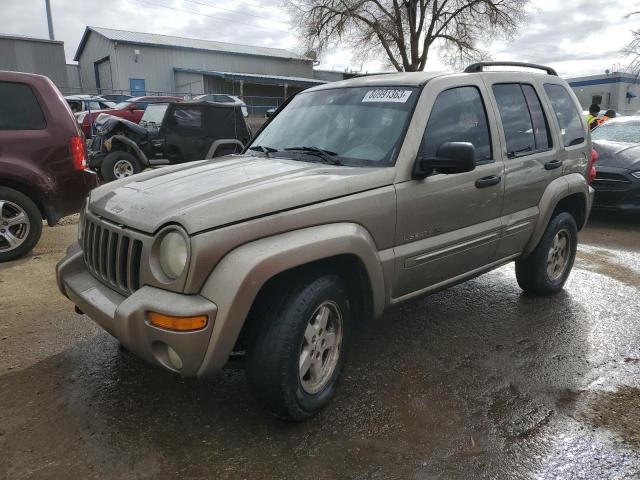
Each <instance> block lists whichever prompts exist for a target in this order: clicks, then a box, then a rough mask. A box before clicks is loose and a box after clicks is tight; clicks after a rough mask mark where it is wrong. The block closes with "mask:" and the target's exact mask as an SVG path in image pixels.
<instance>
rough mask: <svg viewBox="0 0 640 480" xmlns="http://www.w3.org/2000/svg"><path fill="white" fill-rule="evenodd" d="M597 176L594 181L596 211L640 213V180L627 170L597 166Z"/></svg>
mask: <svg viewBox="0 0 640 480" xmlns="http://www.w3.org/2000/svg"><path fill="white" fill-rule="evenodd" d="M596 170H597V176H596V178H595V180H594V181H593V188H594V189H595V191H596V193H595V199H594V202H593V207H594V208H596V209H607V210H619V211H628V212H634V211H635V212H637V211H640V179H638V178H636V177H634V176H633V175H631V171H630V170H628V169H625V168H615V167H607V166H600V167H598V166H597V164H596Z"/></svg>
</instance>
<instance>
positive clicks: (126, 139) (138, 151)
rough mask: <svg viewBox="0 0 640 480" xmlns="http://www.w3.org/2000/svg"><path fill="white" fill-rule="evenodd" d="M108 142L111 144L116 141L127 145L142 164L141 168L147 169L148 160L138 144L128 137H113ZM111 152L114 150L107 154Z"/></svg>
mask: <svg viewBox="0 0 640 480" xmlns="http://www.w3.org/2000/svg"><path fill="white" fill-rule="evenodd" d="M110 140H111V141H112V142H113V141H114V140H117V141H118V142H120V143H123V144H124V145H127V146H128V147H131V148H132V149H133V151H134V152H136V155H137V156H138V159H139V160H140V162H142V165H143V167H149V159H148V158H147V156H146V155H145V154H144V152H143V151H142V150H141V149H140V147H139V146H138V144H137V143H136V142H134V141H133V140H131V139H130V138H129V137H127V136H125V135H114V136H113V137H111V138H110ZM113 151H114V150H113V149H112V150H110V151H109V153H111V152H113Z"/></svg>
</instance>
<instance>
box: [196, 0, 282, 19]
mask: <svg viewBox="0 0 640 480" xmlns="http://www.w3.org/2000/svg"><path fill="white" fill-rule="evenodd" d="M185 1H187V2H189V3H197V4H198V5H203V6H205V7H209V8H217V9H218V10H224V11H225V12H231V13H235V14H238V15H247V16H249V17H255V18H261V19H262V20H268V21H270V22H278V23H284V24H285V25H289V22H285V21H284V20H275V19H273V18H269V17H263V16H260V15H254V14H253V13H246V12H244V13H243V12H239V11H238V10H233V9H231V8H224V7H218V6H216V5H211V4H210V3H205V2H199V1H198V0H185ZM245 5H250V4H245ZM252 6H253V7H255V6H256V5H252Z"/></svg>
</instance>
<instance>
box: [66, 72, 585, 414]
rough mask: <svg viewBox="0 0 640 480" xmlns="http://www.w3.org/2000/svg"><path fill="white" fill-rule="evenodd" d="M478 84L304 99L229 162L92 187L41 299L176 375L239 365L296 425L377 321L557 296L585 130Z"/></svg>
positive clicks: (325, 90)
mask: <svg viewBox="0 0 640 480" xmlns="http://www.w3.org/2000/svg"><path fill="white" fill-rule="evenodd" d="M485 65H490V66H498V65H504V64H503V63H500V62H487V63H483V64H475V65H472V66H470V67H468V68H467V70H466V71H465V72H466V73H464V74H460V73H457V74H445V73H427V72H407V73H405V72H403V73H394V74H386V75H376V76H369V77H359V78H353V79H350V80H346V81H340V82H333V83H328V84H324V85H320V86H316V87H313V88H310V89H307V90H305V91H303V92H300V93H298V94H297V95H295V96H294V97H290V98H289V99H288V100H287V102H288V103H286V104H285V106H283V107H282V108H281V109H279V110H278V112H277V113H276V114H275V115H274V116H273V117H271V119H269V120H268V121H267V122H266V123H265V125H264V126H263V128H262V129H261V131H260V133H259V134H258V135H257V136H256V138H254V139H253V141H252V143H251V144H250V145H249V146H248V148H247V150H245V152H244V153H243V154H242V155H229V156H227V157H223V158H221V159H216V160H215V161H205V162H197V163H193V164H191V165H179V166H173V167H167V168H163V169H159V170H155V171H147V172H143V173H141V174H140V175H138V176H137V177H133V178H131V179H123V180H120V181H118V182H114V183H113V184H107V185H103V186H101V187H99V188H97V189H96V190H95V191H93V192H92V193H91V195H90V198H89V201H88V202H87V206H86V209H85V210H84V211H83V214H82V221H81V223H80V225H79V242H78V243H75V244H74V245H73V246H71V247H70V248H69V250H68V254H67V257H66V258H65V259H63V260H62V261H61V262H60V263H59V264H58V266H57V279H58V285H59V288H60V290H61V291H62V293H63V294H64V295H66V296H67V297H68V298H69V299H70V300H71V301H72V302H74V304H75V305H76V307H77V308H78V309H79V310H80V311H84V312H86V313H87V314H88V315H89V316H90V317H91V318H92V319H93V320H95V321H96V322H97V323H98V324H99V325H101V326H102V327H103V328H104V329H105V330H106V331H107V332H109V333H110V334H111V335H113V336H114V337H116V338H117V339H118V340H119V341H120V342H121V343H122V344H123V345H124V346H125V347H126V348H127V349H128V350H129V351H131V352H135V353H136V354H138V355H139V356H140V357H142V358H144V359H145V360H147V361H149V362H151V363H153V364H155V365H158V366H162V367H164V368H166V369H167V370H169V371H172V372H175V373H177V374H180V375H183V376H196V377H201V378H206V377H208V376H211V375H213V374H215V373H216V372H217V371H219V370H220V369H221V368H223V366H224V365H225V364H226V363H227V360H228V359H229V358H234V359H238V358H244V359H245V366H246V369H247V374H246V378H247V380H248V381H249V386H250V388H251V390H252V391H253V393H254V394H255V395H256V396H257V397H258V398H259V399H260V400H262V401H263V402H264V404H265V405H266V406H267V408H269V409H270V410H271V411H272V412H273V413H275V414H276V415H277V416H279V417H281V418H286V419H292V420H298V421H299V420H304V419H306V418H309V417H311V416H312V415H314V414H316V413H318V412H319V411H320V410H321V409H322V408H324V407H326V406H327V404H328V403H329V402H330V400H331V397H332V396H333V395H334V393H335V391H336V389H337V386H338V378H339V376H340V372H341V370H342V367H343V366H344V364H345V360H346V356H347V352H348V351H349V346H350V344H351V343H352V341H353V340H354V338H355V337H357V336H358V334H359V333H361V332H362V330H363V328H366V325H367V324H369V325H370V326H371V325H373V324H371V323H370V322H371V321H373V320H374V319H375V318H378V317H380V316H382V314H383V312H384V311H385V310H386V309H388V308H391V307H394V306H396V305H398V304H400V303H402V302H404V301H407V300H409V299H414V298H416V297H419V296H421V295H424V294H427V293H430V292H434V291H438V290H441V289H443V288H445V287H447V286H451V285H454V284H457V283H460V282H462V281H465V280H467V279H470V278H474V277H476V276H478V275H480V274H482V273H485V272H488V271H490V270H492V269H495V268H498V267H499V266H502V265H504V264H507V263H509V262H515V273H516V275H515V276H516V279H517V282H518V284H519V285H520V287H521V288H522V289H523V290H524V291H526V292H529V293H530V294H532V295H552V294H555V293H558V292H559V291H561V290H562V288H563V286H564V284H565V282H566V280H567V278H568V276H569V273H570V272H571V268H572V266H573V263H574V259H575V255H576V249H577V245H578V231H579V230H580V229H581V228H582V227H583V226H584V225H585V223H586V221H587V218H588V216H589V212H590V210H591V203H592V199H593V190H592V189H591V188H590V187H589V171H590V168H591V165H590V164H589V161H588V159H589V157H590V155H591V140H590V138H589V134H588V131H587V128H586V124H585V121H584V119H583V118H582V116H581V115H580V111H579V104H578V101H577V98H576V96H575V95H574V93H573V92H572V90H571V88H570V87H569V85H568V84H567V82H565V81H564V80H562V79H561V78H560V77H558V76H557V74H556V72H555V71H554V70H553V69H551V68H548V67H539V66H536V65H528V64H527V65H524V66H529V67H532V68H543V69H544V70H545V71H547V72H548V73H547V74H546V75H541V74H537V73H530V72H523V71H511V72H504V71H502V72H496V71H491V72H484V71H483V68H484V66H485ZM513 65H514V67H516V66H517V67H522V66H523V64H513ZM480 284H482V282H480ZM477 294H478V295H479V296H482V297H483V299H484V300H486V305H485V307H483V308H486V309H487V311H490V310H491V309H492V308H500V307H497V306H492V305H491V299H490V298H488V297H489V296H490V295H491V291H489V290H483V289H482V288H479V289H478V292H477ZM514 295H515V294H514ZM449 298H450V299H451V301H452V302H455V301H456V298H455V295H450V296H449ZM527 301H529V300H527ZM514 303H517V298H514ZM517 314H518V312H517V309H515V312H514V315H517ZM514 321H516V320H515V319H514ZM377 324H379V322H378V323H377ZM388 330H389V331H392V330H393V327H390V328H389V329H388ZM541 341H546V340H545V339H541ZM424 367H425V368H428V365H427V366H424ZM415 368H421V367H420V366H416V367H415ZM380 388H383V387H382V385H380ZM127 400H131V401H137V400H136V399H127ZM361 402H362V398H357V399H354V400H353V404H354V405H356V404H358V405H359V404H361ZM346 408H352V407H349V406H347V407H346Z"/></svg>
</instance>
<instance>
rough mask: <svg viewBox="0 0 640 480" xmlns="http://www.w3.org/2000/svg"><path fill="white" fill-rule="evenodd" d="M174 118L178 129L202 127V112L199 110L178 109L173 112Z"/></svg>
mask: <svg viewBox="0 0 640 480" xmlns="http://www.w3.org/2000/svg"><path fill="white" fill-rule="evenodd" d="M173 118H174V119H175V121H176V126H177V127H178V128H189V129H195V128H201V127H202V110H200V109H199V108H177V109H175V110H174V111H173Z"/></svg>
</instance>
